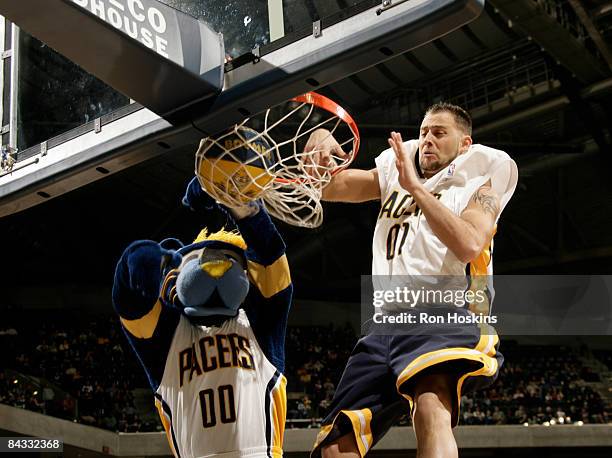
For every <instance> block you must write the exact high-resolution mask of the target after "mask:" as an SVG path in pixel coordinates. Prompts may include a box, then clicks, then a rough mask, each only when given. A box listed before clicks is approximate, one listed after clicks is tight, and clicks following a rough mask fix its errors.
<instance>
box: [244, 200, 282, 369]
mask: <svg viewBox="0 0 612 458" xmlns="http://www.w3.org/2000/svg"><path fill="white" fill-rule="evenodd" d="M237 225H238V229H239V230H240V234H241V235H242V237H243V238H244V240H245V242H246V243H247V246H248V249H247V252H246V255H247V260H248V264H249V272H248V273H249V279H250V281H251V283H252V284H253V285H255V286H256V287H257V288H252V289H251V291H250V292H249V295H248V296H247V300H246V301H245V306H244V308H245V311H246V313H247V315H248V317H249V321H250V322H251V326H252V327H253V332H254V333H255V336H256V337H257V342H258V343H259V345H260V347H261V348H262V350H263V351H264V353H265V355H266V357H267V358H268V359H269V360H270V362H271V363H272V364H274V366H275V367H276V368H277V369H278V370H279V371H280V372H281V373H282V372H284V370H285V334H286V329H287V318H288V316H289V308H290V306H291V299H292V295H293V285H292V283H291V274H290V271H289V264H288V262H287V257H286V255H285V243H284V242H283V239H282V237H281V235H280V234H279V232H278V230H277V229H276V227H275V226H274V223H273V222H272V220H271V219H270V216H269V215H268V212H267V211H266V210H265V207H263V206H261V208H260V210H259V212H257V213H255V214H254V215H251V216H248V217H246V218H243V219H239V220H238V221H237Z"/></svg>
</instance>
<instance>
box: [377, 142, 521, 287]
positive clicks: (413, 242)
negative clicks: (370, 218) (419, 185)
mask: <svg viewBox="0 0 612 458" xmlns="http://www.w3.org/2000/svg"><path fill="white" fill-rule="evenodd" d="M405 145H406V147H407V149H408V152H409V157H410V160H412V161H413V163H416V159H415V156H416V154H417V150H418V141H416V140H410V141H407V142H405ZM376 169H377V171H378V178H379V184H380V191H381V209H380V212H379V214H378V219H377V222H376V228H375V230H374V239H373V247H372V250H373V260H372V275H374V276H385V277H387V278H388V277H391V276H392V277H395V276H407V277H408V276H409V278H416V277H417V276H419V277H420V278H422V277H421V276H437V275H453V276H463V277H465V274H466V264H465V263H463V262H461V261H460V260H459V259H458V258H457V257H456V256H455V255H454V254H453V252H452V251H451V250H449V249H448V248H447V247H446V246H445V245H444V244H443V243H442V242H441V241H440V239H438V237H437V236H436V235H435V234H434V233H433V231H432V230H431V227H430V226H429V224H428V222H427V219H426V218H425V216H424V215H423V213H422V212H421V211H420V209H419V208H418V207H417V206H416V204H415V203H414V201H413V199H412V196H410V194H409V193H408V192H407V191H405V190H404V189H403V188H402V187H401V186H400V184H399V181H398V179H399V178H398V177H399V175H398V171H397V168H396V165H395V154H394V152H393V150H392V149H387V150H385V151H383V152H382V153H381V154H380V155H379V156H378V157H377V158H376ZM488 180H491V183H492V187H493V189H494V190H495V191H496V192H497V194H498V196H499V197H500V201H501V205H500V207H501V209H502V210H503V208H504V207H505V205H506V204H507V203H508V201H509V200H510V197H511V196H512V194H513V192H514V189H515V187H516V184H517V180H518V172H517V167H516V164H515V162H514V161H513V160H512V159H511V158H510V156H508V155H507V154H506V153H505V152H503V151H500V150H496V149H493V148H489V147H486V146H483V145H472V146H471V147H470V148H469V150H468V151H467V152H466V153H464V154H461V155H459V156H457V157H456V158H455V160H454V161H453V162H452V163H451V164H449V165H448V166H447V167H445V168H444V169H442V170H441V171H439V172H438V173H437V174H436V175H434V176H433V177H431V178H429V179H423V185H424V186H425V188H426V189H427V190H428V191H430V192H431V193H432V194H433V195H434V196H436V197H437V198H438V199H439V200H440V202H441V203H442V204H444V206H446V207H447V208H448V209H450V210H451V211H452V212H453V213H454V214H455V215H460V214H461V212H462V211H463V210H464V209H465V207H466V206H467V204H468V203H469V200H470V198H471V196H472V195H473V194H474V192H475V191H476V190H477V189H478V188H479V187H480V186H482V185H483V184H485V183H486V182H487V181H488ZM485 251H486V253H483V254H482V255H481V256H480V257H479V258H477V259H476V260H475V261H474V262H473V264H475V265H476V266H477V267H478V271H479V272H478V273H479V274H481V275H482V274H485V275H486V274H489V275H490V274H492V262H491V253H490V250H485Z"/></svg>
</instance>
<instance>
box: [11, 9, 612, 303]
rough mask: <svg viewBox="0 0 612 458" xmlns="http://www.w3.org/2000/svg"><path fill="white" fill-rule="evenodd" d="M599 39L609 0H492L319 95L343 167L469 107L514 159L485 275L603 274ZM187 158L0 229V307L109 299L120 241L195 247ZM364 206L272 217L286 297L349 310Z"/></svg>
mask: <svg viewBox="0 0 612 458" xmlns="http://www.w3.org/2000/svg"><path fill="white" fill-rule="evenodd" d="M338 1H340V0H338ZM310 3H311V4H312V5H313V8H314V9H313V10H312V11H313V15H315V17H316V2H310ZM611 37H612V1H604V0H560V1H553V0H489V1H487V4H486V8H485V11H484V12H483V14H482V15H481V16H480V17H479V18H478V19H477V20H476V21H474V22H472V23H471V24H469V25H466V26H464V27H462V28H461V29H459V30H457V31H455V32H453V33H451V34H449V35H447V36H445V37H443V38H442V39H439V40H436V41H434V42H432V43H430V44H428V45H426V46H423V47H421V48H418V49H416V50H413V51H410V52H407V53H405V54H403V55H401V56H398V57H395V58H393V59H391V60H389V61H387V62H385V63H382V64H378V65H376V66H374V67H372V68H369V69H367V70H365V71H362V72H360V73H358V74H355V75H352V76H349V77H347V78H344V79H342V80H340V81H337V82H336V83H334V84H331V85H330V86H328V87H326V88H324V89H323V90H322V91H321V92H323V93H325V94H326V95H328V96H329V97H331V98H332V99H334V100H336V101H337V102H338V103H340V104H341V105H342V106H344V107H345V108H346V109H347V110H348V111H349V112H351V113H352V114H353V116H354V117H355V119H356V120H357V123H358V125H359V128H360V131H361V136H362V139H363V140H364V141H363V146H362V148H361V152H360V155H359V157H358V160H357V164H356V166H358V167H364V168H370V167H372V166H373V160H374V157H375V156H376V155H377V154H378V152H379V151H381V150H382V149H384V147H385V146H384V145H385V142H386V138H387V135H388V132H389V131H390V130H392V129H395V130H400V131H402V132H403V133H404V134H405V135H404V136H405V137H408V136H411V135H416V132H417V131H418V125H419V123H420V118H421V116H422V113H423V111H424V109H425V107H426V106H427V105H429V104H430V103H432V102H434V101H439V100H449V101H452V102H455V103H458V104H460V105H462V106H464V107H466V108H468V109H469V110H470V112H471V114H472V115H473V117H474V124H475V132H474V138H475V141H476V142H477V143H483V144H487V145H489V146H493V147H496V148H500V149H503V150H505V151H507V152H508V153H509V154H510V155H511V156H512V157H513V158H515V160H516V161H517V162H518V163H519V170H520V182H519V187H518V189H517V192H516V194H515V197H514V199H513V200H512V202H511V204H510V205H509V207H508V208H507V210H506V211H505V213H504V215H503V217H502V220H501V222H500V227H499V231H498V235H497V236H496V245H495V258H496V271H497V272H499V273H519V272H520V273H523V272H534V273H537V272H547V273H610V271H611V268H610V264H611V261H612V233H611V231H610V230H609V229H608V228H609V227H610V225H611V223H612V184H611V182H612V181H611V179H610V176H611V175H612V160H611V155H612V147H611V142H612V130H611V128H610V125H611V124H612V123H611V122H610V120H611V119H612V49H611V42H612V39H611ZM193 153H194V151H192V150H186V151H182V152H177V153H172V154H171V155H165V156H162V157H159V158H157V159H155V160H153V161H151V162H148V163H144V164H141V165H139V166H135V167H132V168H130V169H128V170H126V171H124V172H121V173H118V174H116V175H113V176H110V177H109V178H106V179H104V180H101V181H99V182H96V183H93V184H90V185H88V186H85V187H83V188H81V189H78V190H76V191H73V192H71V193H69V194H66V195H64V196H61V197H58V198H55V199H53V200H52V201H50V202H48V203H46V204H43V205H39V206H37V207H34V208H30V209H28V210H25V211H23V212H21V213H18V214H15V215H12V216H9V217H5V218H3V219H0V233H1V234H3V236H4V246H3V247H2V260H3V262H2V264H1V267H0V269H1V273H2V278H3V282H2V284H3V285H6V286H5V290H6V289H8V292H9V294H8V296H9V297H8V299H7V301H8V303H9V304H10V303H14V304H17V303H24V302H27V301H28V300H33V299H31V298H32V297H34V296H36V297H37V298H38V299H37V300H41V299H44V300H48V301H49V303H53V304H57V305H62V304H71V305H78V304H75V303H74V302H75V300H76V299H75V298H79V300H82V301H83V302H87V301H88V299H87V298H88V297H89V295H95V294H98V295H99V294H100V291H105V294H106V292H108V290H109V288H110V285H111V282H112V275H113V268H114V263H115V262H116V259H117V258H118V257H119V255H120V254H121V251H122V250H123V248H124V247H125V246H126V245H127V244H128V243H129V242H130V241H131V240H134V239H139V238H149V239H154V240H159V239H162V238H164V237H167V236H171V235H179V236H181V237H183V238H184V239H189V238H190V237H192V236H193V235H194V234H195V233H196V232H197V230H198V226H199V224H200V222H198V221H196V220H195V219H194V218H193V216H192V215H190V214H189V213H188V212H186V211H184V210H182V209H181V208H180V206H179V200H180V197H181V195H182V190H183V187H184V184H185V183H186V181H187V180H188V179H189V177H190V175H191V174H192V171H193ZM377 210H378V209H377V204H376V203H372V204H367V205H345V204H328V205H326V206H325V222H324V224H323V226H322V227H321V228H319V229H316V230H305V229H296V228H292V227H289V226H287V225H284V224H282V223H279V227H280V228H281V231H282V233H283V235H284V237H285V239H286V241H287V245H288V256H289V260H290V263H291V267H292V272H293V278H294V281H295V284H296V290H297V297H298V298H302V299H317V300H339V301H347V300H348V301H358V300H359V276H360V275H361V274H368V273H369V272H370V262H371V250H370V245H371V237H372V232H373V227H374V223H375V218H376V215H377ZM7 287H8V288H7ZM26 305H27V304H26Z"/></svg>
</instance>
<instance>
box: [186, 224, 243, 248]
mask: <svg viewBox="0 0 612 458" xmlns="http://www.w3.org/2000/svg"><path fill="white" fill-rule="evenodd" d="M207 240H218V241H219V242H225V243H229V244H230V245H234V246H235V247H238V248H240V249H241V250H246V249H247V244H246V242H245V241H244V239H243V238H242V236H241V235H240V232H238V231H237V230H233V231H226V230H225V228H223V229H221V230H220V231H217V232H213V233H212V234H209V233H208V229H206V228H204V229H202V230H201V231H200V233H199V234H198V236H197V237H196V238H195V240H194V241H193V243H198V242H204V241H207Z"/></svg>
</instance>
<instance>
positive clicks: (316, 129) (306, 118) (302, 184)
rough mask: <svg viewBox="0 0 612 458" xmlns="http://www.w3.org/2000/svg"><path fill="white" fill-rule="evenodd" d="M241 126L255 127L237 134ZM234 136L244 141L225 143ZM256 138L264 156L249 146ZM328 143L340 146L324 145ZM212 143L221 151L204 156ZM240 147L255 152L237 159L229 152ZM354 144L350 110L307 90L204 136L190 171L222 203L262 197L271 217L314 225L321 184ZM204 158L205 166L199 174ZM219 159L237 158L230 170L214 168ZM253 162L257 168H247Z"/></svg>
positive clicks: (319, 217)
mask: <svg viewBox="0 0 612 458" xmlns="http://www.w3.org/2000/svg"><path fill="white" fill-rule="evenodd" d="M244 128H248V129H253V130H254V131H256V132H255V133H254V136H253V137H252V138H249V139H246V138H245V136H244V135H241V131H242V129H244ZM320 129H325V130H327V131H328V132H325V131H323V130H320ZM236 135H238V136H239V137H240V138H241V139H244V143H242V144H240V145H238V146H233V147H231V148H226V146H227V145H226V144H225V140H226V139H227V138H228V136H232V138H236ZM262 140H265V141H266V142H267V143H268V144H269V145H270V147H271V153H272V154H271V155H270V154H268V156H267V157H268V159H265V160H264V158H263V156H262V155H261V152H260V151H257V148H256V147H254V146H257V145H254V144H256V143H257V142H258V141H262ZM334 140H335V142H337V144H336V143H335V142H334ZM333 145H337V146H339V147H340V148H333V147H330V146H333ZM213 146H215V147H216V148H215V150H216V151H218V150H219V149H221V150H222V153H221V155H220V156H216V157H215V158H211V157H210V155H209V156H208V157H207V152H209V151H211V148H212V147H213ZM245 146H247V147H249V148H251V149H252V150H253V152H254V153H255V154H254V156H253V157H252V158H250V159H249V160H247V161H241V160H240V159H241V158H239V157H237V156H236V153H235V152H236V151H237V148H244V147H245ZM358 149H359V132H358V130H357V125H356V124H355V122H354V121H353V119H352V118H351V117H350V115H349V114H348V113H346V112H345V111H344V109H342V108H341V107H340V106H338V105H337V104H336V103H334V102H333V101H331V100H329V99H327V98H326V97H323V96H321V95H319V94H315V93H312V92H311V93H308V94H305V95H302V96H299V97H295V98H293V99H291V100H289V101H287V102H284V103H282V104H280V105H277V106H275V107H272V108H269V109H268V110H266V111H265V112H264V113H261V114H259V115H256V116H253V117H251V118H248V119H245V120H244V121H243V122H241V123H240V124H237V125H236V126H234V128H233V130H231V131H230V132H226V133H224V134H223V135H221V136H220V137H218V138H216V139H215V138H211V137H208V138H206V139H204V140H203V141H202V143H201V144H200V148H199V150H198V152H197V153H196V175H197V176H198V179H199V180H200V183H201V184H202V187H203V188H204V189H206V190H207V192H209V194H211V196H212V197H213V198H215V199H216V200H218V201H219V202H221V203H223V204H225V205H227V206H230V207H236V206H241V205H245V204H246V203H247V202H249V201H251V200H254V199H257V198H259V197H262V198H263V200H264V201H265V203H266V208H267V209H268V211H269V213H270V214H271V215H273V216H275V217H276V218H279V219H281V220H283V221H285V222H286V223H288V224H291V225H294V226H301V227H307V228H314V227H318V226H320V225H321V223H322V222H323V207H322V206H321V195H322V190H323V188H324V187H325V186H326V185H327V184H329V182H330V180H331V178H332V176H333V175H334V174H335V173H337V172H338V171H340V170H342V169H344V168H346V167H348V165H349V164H350V163H351V162H352V161H353V159H354V158H355V155H356V154H357V150H358ZM205 158H206V160H207V161H208V165H207V168H206V172H205V173H203V172H201V171H202V170H203V169H202V163H203V161H204V159H205ZM222 160H229V161H232V162H234V163H237V165H236V169H235V170H230V171H229V172H228V171H227V170H222V169H221V168H220V167H216V164H219V163H220V162H219V161H222ZM254 164H257V165H258V166H259V167H258V168H254V167H249V166H250V165H251V166H252V165H254ZM198 171H200V173H198ZM203 175H208V176H203ZM213 175H214V176H215V177H216V182H215V185H214V186H212V185H211V177H212V176H213ZM219 177H221V179H219Z"/></svg>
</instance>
